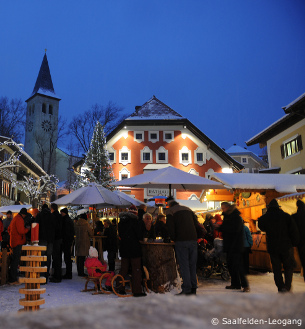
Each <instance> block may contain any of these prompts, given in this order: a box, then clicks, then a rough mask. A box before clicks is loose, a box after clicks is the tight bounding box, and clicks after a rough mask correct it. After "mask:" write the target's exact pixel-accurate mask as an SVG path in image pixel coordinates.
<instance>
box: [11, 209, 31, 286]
mask: <svg viewBox="0 0 305 329" xmlns="http://www.w3.org/2000/svg"><path fill="white" fill-rule="evenodd" d="M27 215H28V212H27V210H26V208H22V209H21V210H20V212H19V214H17V215H16V216H15V217H14V218H13V220H12V222H11V224H10V226H9V227H8V229H7V230H8V233H9V235H10V245H11V247H12V249H13V255H12V261H11V266H10V270H9V284H11V285H17V284H19V282H18V281H17V272H18V265H19V263H20V257H21V250H22V245H23V244H25V242H26V236H25V235H26V233H27V232H29V230H30V228H27V227H24V218H25V217H26V216H27Z"/></svg>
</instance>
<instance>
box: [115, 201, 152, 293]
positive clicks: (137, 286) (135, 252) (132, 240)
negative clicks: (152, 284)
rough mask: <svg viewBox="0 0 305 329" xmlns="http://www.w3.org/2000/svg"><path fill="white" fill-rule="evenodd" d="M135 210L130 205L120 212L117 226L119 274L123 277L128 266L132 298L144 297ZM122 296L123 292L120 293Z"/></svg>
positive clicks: (138, 226) (139, 233)
mask: <svg viewBox="0 0 305 329" xmlns="http://www.w3.org/2000/svg"><path fill="white" fill-rule="evenodd" d="M137 214H138V211H137V208H136V207H135V206H134V205H132V206H130V207H129V211H128V212H122V213H120V215H119V218H120V222H119V224H118V231H119V239H120V255H121V258H122V261H121V270H120V274H121V275H122V276H123V277H125V276H126V275H127V273H128V269H129V266H130V265H131V270H132V293H133V296H134V297H141V296H146V294H145V293H143V292H142V265H141V256H142V252H141V244H140V240H142V235H141V226H140V222H139V220H138V216H137ZM120 293H121V294H124V291H123V290H122V291H120Z"/></svg>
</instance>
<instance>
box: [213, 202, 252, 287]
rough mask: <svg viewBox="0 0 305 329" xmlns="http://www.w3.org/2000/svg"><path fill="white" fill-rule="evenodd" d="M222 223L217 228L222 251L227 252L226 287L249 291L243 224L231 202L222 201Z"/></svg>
mask: <svg viewBox="0 0 305 329" xmlns="http://www.w3.org/2000/svg"><path fill="white" fill-rule="evenodd" d="M221 209H222V211H223V212H222V215H223V217H224V218H223V223H222V225H221V226H220V227H219V228H218V230H219V231H220V232H222V235H223V251H224V252H225V253H227V265H228V270H229V272H230V275H231V285H230V286H226V289H237V290H240V289H241V288H243V292H249V291H250V288H249V283H248V280H247V278H246V276H245V273H244V267H243V250H244V224H243V219H242V218H241V217H240V212H239V210H238V209H237V208H236V206H235V205H234V204H233V205H231V204H229V203H228V202H222V204H221Z"/></svg>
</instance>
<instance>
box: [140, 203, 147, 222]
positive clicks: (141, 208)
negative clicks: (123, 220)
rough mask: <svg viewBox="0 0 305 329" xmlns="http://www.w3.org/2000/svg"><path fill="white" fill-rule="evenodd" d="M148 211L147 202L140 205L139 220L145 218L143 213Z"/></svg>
mask: <svg viewBox="0 0 305 329" xmlns="http://www.w3.org/2000/svg"><path fill="white" fill-rule="evenodd" d="M146 211H147V206H146V205H145V204H141V205H140V206H139V210H138V219H139V221H141V220H142V219H143V215H144V214H145V213H146Z"/></svg>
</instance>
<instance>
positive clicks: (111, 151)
mask: <svg viewBox="0 0 305 329" xmlns="http://www.w3.org/2000/svg"><path fill="white" fill-rule="evenodd" d="M109 153H113V160H110V158H109V160H110V162H111V164H113V163H116V150H115V149H114V148H113V147H110V148H109V150H108V154H109Z"/></svg>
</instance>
